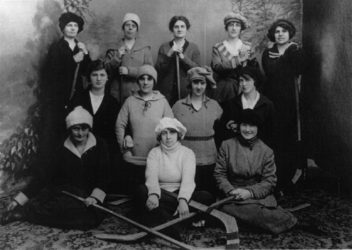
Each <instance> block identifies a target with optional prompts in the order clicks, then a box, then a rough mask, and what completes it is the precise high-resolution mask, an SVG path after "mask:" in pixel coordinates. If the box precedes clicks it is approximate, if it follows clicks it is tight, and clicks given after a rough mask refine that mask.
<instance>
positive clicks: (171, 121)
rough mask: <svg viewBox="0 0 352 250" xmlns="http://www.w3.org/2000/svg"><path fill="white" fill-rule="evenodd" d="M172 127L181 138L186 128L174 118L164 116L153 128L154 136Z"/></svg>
mask: <svg viewBox="0 0 352 250" xmlns="http://www.w3.org/2000/svg"><path fill="white" fill-rule="evenodd" d="M167 128H173V129H175V130H176V131H177V132H179V133H180V134H181V139H183V138H184V137H185V135H186V133H187V129H186V127H185V126H183V125H182V123H181V122H179V121H178V120H177V119H176V118H170V117H164V118H162V119H161V120H160V122H159V124H158V125H157V126H156V128H155V133H156V136H159V135H160V133H161V131H163V130H165V129H167Z"/></svg>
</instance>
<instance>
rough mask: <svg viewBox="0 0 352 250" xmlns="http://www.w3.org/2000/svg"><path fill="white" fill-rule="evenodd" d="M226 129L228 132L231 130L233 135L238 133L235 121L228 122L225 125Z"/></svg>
mask: <svg viewBox="0 0 352 250" xmlns="http://www.w3.org/2000/svg"><path fill="white" fill-rule="evenodd" d="M226 128H227V129H228V130H232V132H234V133H237V131H238V124H237V123H235V121H233V120H230V121H228V122H227V123H226Z"/></svg>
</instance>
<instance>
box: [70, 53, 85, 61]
mask: <svg viewBox="0 0 352 250" xmlns="http://www.w3.org/2000/svg"><path fill="white" fill-rule="evenodd" d="M83 59H84V53H83V51H79V52H78V53H77V54H75V55H74V56H73V60H75V62H76V63H79V62H82V61H83Z"/></svg>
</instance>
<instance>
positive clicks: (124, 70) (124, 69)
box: [119, 66, 128, 75]
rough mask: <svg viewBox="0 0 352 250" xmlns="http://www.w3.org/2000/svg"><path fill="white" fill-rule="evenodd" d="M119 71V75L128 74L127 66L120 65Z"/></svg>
mask: <svg viewBox="0 0 352 250" xmlns="http://www.w3.org/2000/svg"><path fill="white" fill-rule="evenodd" d="M119 73H120V75H128V68H127V67H125V66H120V67H119Z"/></svg>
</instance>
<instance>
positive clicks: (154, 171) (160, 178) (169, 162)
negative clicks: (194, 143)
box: [145, 142, 196, 201]
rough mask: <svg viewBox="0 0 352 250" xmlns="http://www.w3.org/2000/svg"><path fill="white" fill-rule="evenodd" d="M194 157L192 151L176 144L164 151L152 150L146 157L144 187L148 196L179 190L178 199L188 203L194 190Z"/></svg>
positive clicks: (160, 149) (161, 149)
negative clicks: (162, 191) (163, 191)
mask: <svg viewBox="0 0 352 250" xmlns="http://www.w3.org/2000/svg"><path fill="white" fill-rule="evenodd" d="M195 173H196V157H195V155H194V153H193V151H192V150H191V149H189V148H187V147H185V146H183V145H181V143H179V142H177V145H176V146H175V147H174V148H173V149H171V150H168V151H166V150H165V149H164V148H162V147H161V146H158V147H155V148H153V149H152V150H151V151H150V152H149V154H148V157H147V168H146V173H145V176H146V186H147V188H148V194H157V195H158V196H159V197H160V193H161V191H160V189H161V188H162V189H164V190H167V191H170V192H174V191H176V190H179V193H178V199H180V198H184V199H186V200H187V201H189V200H190V199H191V197H192V194H193V191H194V189H195V186H196V184H195V182H194V177H195Z"/></svg>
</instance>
